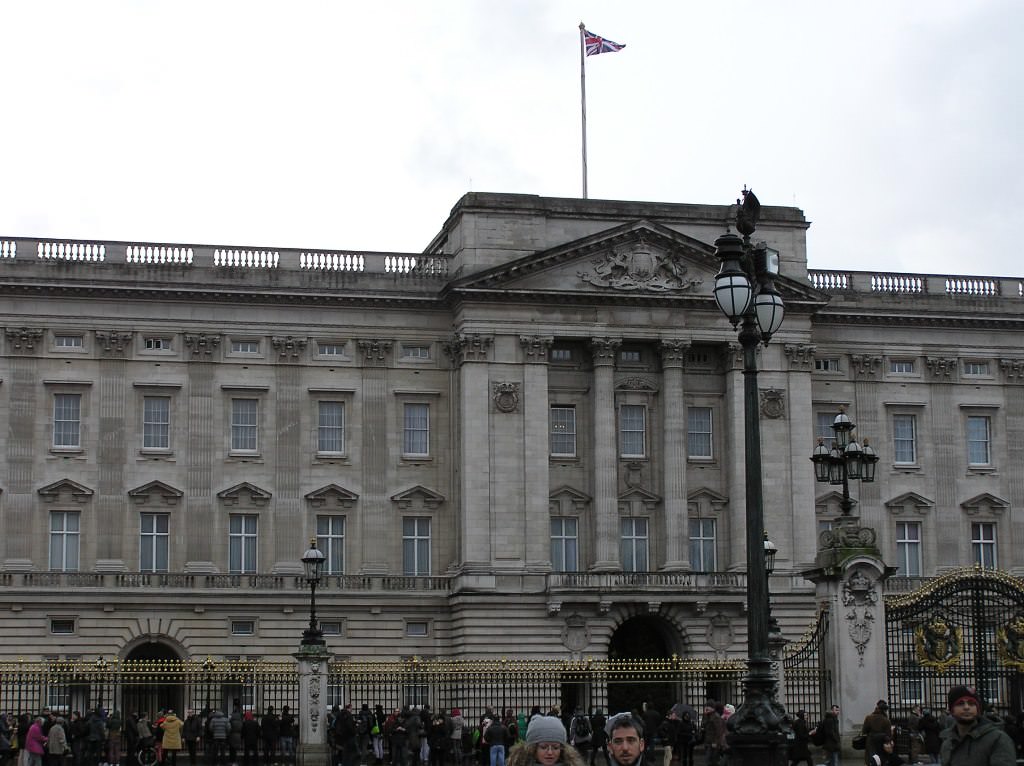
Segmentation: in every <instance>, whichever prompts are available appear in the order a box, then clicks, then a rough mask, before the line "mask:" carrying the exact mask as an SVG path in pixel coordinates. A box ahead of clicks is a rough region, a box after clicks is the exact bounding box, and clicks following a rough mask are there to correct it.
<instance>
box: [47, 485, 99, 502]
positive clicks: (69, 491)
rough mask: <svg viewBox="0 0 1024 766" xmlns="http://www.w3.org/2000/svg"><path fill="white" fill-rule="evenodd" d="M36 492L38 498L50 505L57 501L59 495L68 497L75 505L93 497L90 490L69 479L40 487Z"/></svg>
mask: <svg viewBox="0 0 1024 766" xmlns="http://www.w3.org/2000/svg"><path fill="white" fill-rule="evenodd" d="M37 492H38V493H39V496H40V497H42V498H43V499H44V500H46V501H47V502H50V503H52V502H54V501H55V500H57V499H59V498H60V496H61V495H68V496H70V497H71V499H72V500H74V501H75V502H76V503H84V502H85V501H87V500H88V499H89V498H91V497H92V496H93V491H92V490H91V489H89V488H88V487H86V486H84V485H82V484H79V483H78V482H77V481H71V479H61V480H60V481H55V482H54V483H53V484H47V485H46V486H45V487H40V488H39V489H38V490H37Z"/></svg>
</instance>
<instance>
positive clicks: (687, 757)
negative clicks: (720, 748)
mask: <svg viewBox="0 0 1024 766" xmlns="http://www.w3.org/2000/svg"><path fill="white" fill-rule="evenodd" d="M696 746H697V724H696V722H695V721H694V720H693V716H691V715H690V711H689V710H683V714H682V715H681V716H680V717H679V733H678V736H677V737H676V742H675V745H673V751H674V752H676V753H678V756H679V766H693V750H694V748H695V747H696Z"/></svg>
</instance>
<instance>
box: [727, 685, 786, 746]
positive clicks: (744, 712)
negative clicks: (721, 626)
mask: <svg viewBox="0 0 1024 766" xmlns="http://www.w3.org/2000/svg"><path fill="white" fill-rule="evenodd" d="M774 691H775V680H774V679H773V678H771V677H770V676H769V677H762V676H758V675H756V674H751V675H750V676H747V680H746V684H745V688H744V699H743V704H742V705H740V706H739V707H738V708H736V712H735V713H733V714H732V715H731V716H729V721H728V722H727V726H728V728H729V734H728V736H727V740H728V743H729V764H730V766H787V764H788V763H789V739H790V736H791V735H792V728H791V727H790V725H789V719H788V718H787V717H786V710H785V708H783V707H782V705H780V704H779V703H778V702H777V701H776V700H775V694H774Z"/></svg>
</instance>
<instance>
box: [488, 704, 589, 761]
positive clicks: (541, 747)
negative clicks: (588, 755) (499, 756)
mask: <svg viewBox="0 0 1024 766" xmlns="http://www.w3.org/2000/svg"><path fill="white" fill-rule="evenodd" d="M506 766H584V760H583V756H582V755H581V754H580V752H579V751H578V750H576V748H574V747H572V746H571V745H570V744H569V743H568V742H567V741H566V733H565V726H563V725H562V722H561V721H560V720H558V719H557V718H552V717H551V716H536V717H535V718H533V719H532V720H531V721H529V722H528V723H527V725H526V736H525V737H523V738H522V739H521V740H520V741H519V742H518V743H517V744H516V745H515V746H514V747H513V748H512V749H511V750H510V751H509V754H508V760H507V761H506Z"/></svg>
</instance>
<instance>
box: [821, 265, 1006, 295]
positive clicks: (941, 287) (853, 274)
mask: <svg viewBox="0 0 1024 766" xmlns="http://www.w3.org/2000/svg"><path fill="white" fill-rule="evenodd" d="M807 279H808V281H809V282H810V283H811V286H812V287H814V288H816V289H818V290H821V291H823V292H826V293H868V294H888V295H950V296H966V297H971V298H997V297H998V298H1024V277H981V276H965V275H958V274H945V275H944V274H900V273H897V272H876V271H819V270H808V272H807Z"/></svg>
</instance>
